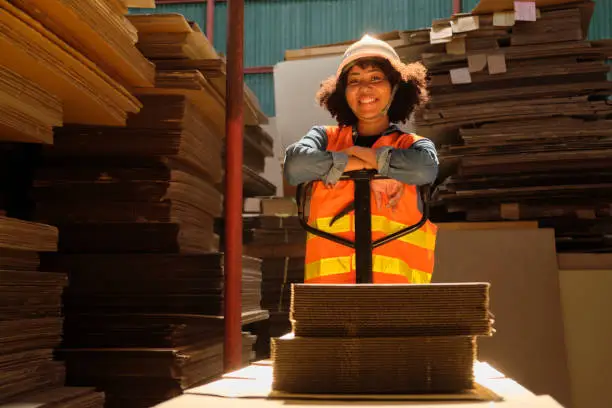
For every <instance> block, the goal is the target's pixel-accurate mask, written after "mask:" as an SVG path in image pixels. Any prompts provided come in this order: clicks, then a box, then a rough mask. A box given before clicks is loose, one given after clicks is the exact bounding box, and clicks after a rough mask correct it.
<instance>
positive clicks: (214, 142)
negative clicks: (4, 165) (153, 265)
mask: <svg viewBox="0 0 612 408" xmlns="http://www.w3.org/2000/svg"><path fill="white" fill-rule="evenodd" d="M143 102H144V104H145V106H144V108H143V110H142V111H141V112H140V113H139V114H138V115H133V116H131V117H130V119H129V121H128V126H127V127H126V128H112V127H83V126H65V127H63V128H61V129H58V130H57V132H56V142H55V145H53V146H48V147H47V148H46V149H44V154H43V159H42V160H43V162H42V167H41V168H39V169H38V171H37V177H36V181H35V184H34V187H35V189H34V195H33V196H34V199H35V200H36V202H37V210H36V218H37V219H38V220H40V221H41V222H49V223H52V224H54V225H58V226H60V230H61V235H60V250H61V251H63V252H90V253H91V252H94V253H95V252H142V251H146V252H181V253H206V252H210V251H216V250H217V249H218V241H217V237H216V236H215V235H214V231H213V221H214V218H215V217H218V216H220V215H221V212H222V205H223V202H222V194H221V193H220V192H219V191H217V190H216V189H215V187H214V183H215V182H218V181H219V180H220V179H221V168H220V162H221V158H220V155H221V154H220V150H221V146H220V141H219V140H218V138H217V137H216V136H215V135H214V134H212V133H211V132H209V131H208V129H207V128H206V126H205V125H204V120H203V119H202V118H201V116H200V115H199V112H198V111H197V109H195V108H194V107H193V105H191V104H190V103H189V101H188V100H187V99H186V98H185V97H184V96H148V97H146V98H145V97H143ZM43 220H44V221H43Z"/></svg>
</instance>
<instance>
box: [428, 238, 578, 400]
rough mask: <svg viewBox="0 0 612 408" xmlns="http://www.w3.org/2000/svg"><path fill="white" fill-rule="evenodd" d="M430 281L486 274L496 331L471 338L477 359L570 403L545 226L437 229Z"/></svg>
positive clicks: (558, 303)
mask: <svg viewBox="0 0 612 408" xmlns="http://www.w3.org/2000/svg"><path fill="white" fill-rule="evenodd" d="M433 281H434V282H470V281H480V282H482V281H485V282H490V283H491V293H490V295H491V312H492V313H493V314H494V315H495V323H494V327H495V328H496V330H497V332H496V333H495V334H494V335H493V336H492V337H491V338H482V337H481V338H480V339H479V342H478V344H479V353H478V358H479V360H481V361H486V362H488V363H490V364H491V365H492V366H494V367H495V368H497V369H499V370H500V371H501V372H503V373H504V374H505V375H507V376H508V377H510V378H512V379H514V380H516V381H517V382H518V383H520V384H521V385H523V386H525V387H526V388H527V389H529V390H530V391H532V392H534V393H535V394H549V395H552V396H553V397H554V398H555V399H557V400H558V401H559V402H560V403H561V404H562V405H564V406H571V395H570V380H569V372H568V365H567V356H566V347H565V338H564V328H563V314H562V310H561V300H560V290H559V271H558V268H557V258H556V251H555V241H554V233H553V231H552V230H550V229H525V230H520V229H514V230H510V229H506V230H481V231H477V230H457V231H451V230H441V231H440V232H439V234H438V244H437V248H436V265H435V269H434V275H433Z"/></svg>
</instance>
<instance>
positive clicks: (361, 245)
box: [296, 170, 430, 283]
mask: <svg viewBox="0 0 612 408" xmlns="http://www.w3.org/2000/svg"><path fill="white" fill-rule="evenodd" d="M379 179H388V177H384V176H381V175H379V174H378V172H376V170H358V171H353V172H348V173H345V174H344V175H343V176H342V177H341V178H340V180H351V181H353V182H354V183H355V189H354V191H355V193H354V198H353V202H352V203H350V204H349V205H348V206H347V207H345V208H344V209H342V211H340V213H339V214H337V215H336V217H334V219H332V222H330V225H332V224H333V222H334V221H336V219H339V218H341V217H342V216H344V215H347V214H348V213H350V212H351V211H353V210H354V211H355V240H354V241H351V240H349V239H346V238H343V237H340V236H337V235H334V234H331V233H329V232H327V231H323V230H320V229H318V228H315V227H313V226H312V225H310V224H309V223H308V221H307V220H306V217H305V207H306V200H307V197H308V194H309V192H310V190H311V189H312V186H313V184H314V182H312V181H311V182H308V183H304V184H300V185H299V186H298V187H297V195H296V201H297V206H298V216H299V220H300V224H301V225H302V228H304V229H305V230H306V231H307V232H310V233H311V234H313V235H317V236H320V237H322V238H325V239H328V240H330V241H333V242H336V243H338V244H341V245H344V246H347V247H349V248H352V249H355V258H356V259H355V263H356V275H357V276H356V282H357V283H372V282H373V278H372V251H373V250H374V248H378V247H379V246H381V245H385V244H387V243H389V242H391V241H393V240H396V239H398V238H401V237H403V236H404V235H407V234H410V233H412V232H414V231H416V230H418V229H419V228H421V227H422V226H423V225H424V224H425V223H426V222H427V219H428V217H429V206H428V201H429V193H430V186H429V185H425V186H420V187H419V188H418V191H419V195H420V196H421V200H422V202H423V210H422V214H423V216H422V217H421V219H420V220H419V221H418V222H417V223H416V224H413V225H410V226H407V227H405V228H403V229H401V230H399V231H396V232H394V233H392V234H389V235H387V236H385V237H382V238H380V239H377V240H376V241H374V242H372V211H371V190H370V183H371V181H372V180H379Z"/></svg>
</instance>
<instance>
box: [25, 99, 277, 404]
mask: <svg viewBox="0 0 612 408" xmlns="http://www.w3.org/2000/svg"><path fill="white" fill-rule="evenodd" d="M141 98H142V101H143V104H144V107H143V109H142V111H141V112H140V113H139V114H137V115H131V116H130V118H129V119H128V126H127V127H126V128H114V127H85V126H76V125H75V126H65V127H63V128H62V129H58V130H57V132H56V143H55V144H54V145H53V146H48V147H46V148H45V149H44V151H43V155H42V159H41V167H40V168H38V170H37V176H36V179H35V182H34V190H33V197H34V199H35V200H36V202H37V208H36V219H37V220H45V221H46V222H48V223H50V224H53V225H56V226H57V227H58V228H59V230H60V239H59V248H60V252H62V254H61V255H59V256H57V257H48V258H47V259H46V262H47V263H46V267H47V268H48V269H49V270H57V271H66V272H68V273H69V278H70V279H69V282H70V284H69V287H68V290H67V295H66V298H65V310H66V313H67V319H68V324H67V326H66V343H65V345H64V347H62V350H61V352H62V356H63V357H64V358H66V359H67V363H68V380H69V382H70V384H71V385H95V386H99V387H101V388H102V389H103V390H104V391H105V392H106V393H107V396H108V401H109V402H108V406H125V405H126V404H127V405H129V406H131V407H139V406H143V407H145V406H150V404H151V403H155V402H160V401H162V400H164V399H166V398H169V397H172V396H174V395H176V393H180V392H182V390H183V389H185V388H186V387H190V386H193V385H195V384H198V383H201V382H203V381H207V380H209V379H210V378H212V377H214V376H216V375H219V374H221V372H222V369H223V365H222V342H223V333H222V332H221V333H220V334H219V333H216V332H214V330H212V329H214V328H215V327H217V326H218V325H219V320H221V321H222V316H223V312H224V311H223V281H224V272H223V265H224V261H223V256H222V255H221V254H219V253H216V251H217V250H218V246H219V245H218V244H219V243H218V239H217V236H216V235H215V234H214V219H215V217H219V216H221V212H222V194H221V193H220V192H219V191H218V190H217V189H216V188H215V183H217V182H219V180H220V179H221V177H222V171H221V165H220V162H221V143H220V140H219V137H218V135H215V134H214V133H213V132H212V131H211V130H209V128H208V127H207V126H208V122H207V120H206V119H205V118H204V117H203V116H202V115H201V111H200V110H199V109H197V108H196V107H195V106H194V105H193V104H192V103H191V102H190V99H189V98H188V97H186V96H184V95H148V96H143V97H141ZM244 264H245V267H246V269H245V271H244V279H243V282H244V286H243V294H244V296H243V306H244V308H243V311H244V316H243V318H244V319H245V322H249V323H250V322H252V321H256V320H261V319H266V318H267V313H266V312H262V311H261V309H260V300H261V270H260V269H261V265H260V262H259V260H255V259H250V258H245V259H244ZM198 317H199V319H198ZM185 319H187V320H185ZM178 326H183V327H181V328H179V329H177V327H178ZM176 330H178V333H177V332H176ZM211 330H212V333H211ZM174 333H177V334H176V335H177V336H178V337H174ZM167 336H171V337H170V339H169V338H168V337H167ZM170 340H171V341H170ZM168 341H170V343H168ZM251 343H253V341H251V340H249V341H248V343H247V345H245V347H247V348H248V347H252V344H251ZM84 367H85V368H84ZM129 367H133V368H129ZM128 368H129V369H128ZM118 373H121V375H119V374H118ZM151 389H155V390H156V391H155V392H154V393H152V392H147V393H145V392H144V391H143V390H151ZM148 404H149V405H148Z"/></svg>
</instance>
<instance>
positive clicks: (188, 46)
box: [129, 14, 267, 134]
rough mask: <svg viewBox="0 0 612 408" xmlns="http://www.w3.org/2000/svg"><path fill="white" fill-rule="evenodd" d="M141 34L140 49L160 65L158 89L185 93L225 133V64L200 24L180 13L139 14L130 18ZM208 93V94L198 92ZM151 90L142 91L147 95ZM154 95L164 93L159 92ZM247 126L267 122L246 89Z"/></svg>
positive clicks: (250, 93) (245, 110)
mask: <svg viewBox="0 0 612 408" xmlns="http://www.w3.org/2000/svg"><path fill="white" fill-rule="evenodd" d="M129 19H130V21H131V22H132V23H133V24H134V25H135V26H136V28H137V29H138V32H139V39H138V44H137V46H138V48H139V49H140V50H141V52H142V53H143V54H144V55H145V56H146V57H147V58H149V59H151V60H152V61H153V62H154V63H155V64H156V66H157V73H156V87H157V88H166V90H165V91H164V92H170V89H174V92H182V93H183V94H186V95H189V96H190V97H193V98H194V99H195V100H196V101H197V104H198V106H199V107H200V108H202V109H203V110H204V111H205V112H206V113H207V114H208V115H209V118H210V119H211V121H212V122H213V123H214V125H215V129H216V130H218V131H219V134H224V132H225V125H224V124H225V114H224V112H225V92H226V73H225V62H224V60H223V59H221V57H220V56H219V55H218V54H217V52H216V51H215V49H214V48H213V46H212V45H211V44H210V42H209V41H208V39H207V38H206V37H205V36H204V34H203V33H202V31H201V30H200V28H199V27H198V25H197V23H195V22H189V21H187V20H185V17H183V16H182V15H180V14H136V15H130V16H129ZM195 90H204V91H205V92H197V96H196V92H195ZM149 91H151V90H138V91H137V92H138V93H146V92H149ZM154 92H162V91H160V90H156V91H154ZM244 107H245V109H244V113H245V125H250V126H255V125H258V124H265V123H267V118H266V116H265V115H264V114H263V113H262V112H261V109H260V107H259V102H258V101H257V99H256V98H255V96H254V94H253V93H252V92H250V91H249V90H248V89H246V90H245V105H244Z"/></svg>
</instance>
